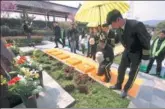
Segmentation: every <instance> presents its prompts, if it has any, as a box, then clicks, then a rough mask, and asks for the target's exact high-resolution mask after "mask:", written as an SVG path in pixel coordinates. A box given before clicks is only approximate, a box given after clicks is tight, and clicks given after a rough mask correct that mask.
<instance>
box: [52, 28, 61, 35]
mask: <svg viewBox="0 0 165 109" xmlns="http://www.w3.org/2000/svg"><path fill="white" fill-rule="evenodd" d="M53 30H54V35H55V37H56V38H60V37H61V28H60V27H59V26H55V27H54V28H53Z"/></svg>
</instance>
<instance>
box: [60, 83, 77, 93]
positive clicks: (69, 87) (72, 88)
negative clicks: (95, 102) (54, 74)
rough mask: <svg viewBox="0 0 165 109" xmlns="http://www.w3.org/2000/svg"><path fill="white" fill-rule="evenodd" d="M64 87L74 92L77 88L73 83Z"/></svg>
mask: <svg viewBox="0 0 165 109" xmlns="http://www.w3.org/2000/svg"><path fill="white" fill-rule="evenodd" d="M63 88H64V90H66V91H67V92H72V91H73V90H74V89H75V87H74V85H73V84H66V85H65V86H64V87H63Z"/></svg>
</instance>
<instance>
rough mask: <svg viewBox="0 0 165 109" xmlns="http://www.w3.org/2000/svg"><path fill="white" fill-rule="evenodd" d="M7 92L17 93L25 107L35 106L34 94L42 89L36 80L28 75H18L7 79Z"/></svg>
mask: <svg viewBox="0 0 165 109" xmlns="http://www.w3.org/2000/svg"><path fill="white" fill-rule="evenodd" d="M8 90H9V92H11V93H13V94H15V95H19V96H20V97H21V99H22V101H23V103H24V105H25V106H26V107H27V108H37V102H36V94H37V93H39V92H40V91H41V90H42V87H41V86H39V83H38V81H35V80H34V79H33V78H31V77H30V76H21V75H18V76H16V77H14V78H12V79H11V80H10V81H8Z"/></svg>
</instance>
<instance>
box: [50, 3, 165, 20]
mask: <svg viewBox="0 0 165 109" xmlns="http://www.w3.org/2000/svg"><path fill="white" fill-rule="evenodd" d="M51 2H54V3H59V4H63V5H68V6H72V7H78V5H79V3H83V1H51ZM133 15H134V17H136V18H138V19H139V20H141V21H145V20H165V1H134V10H133Z"/></svg>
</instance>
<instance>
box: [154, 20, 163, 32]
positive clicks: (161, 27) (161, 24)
mask: <svg viewBox="0 0 165 109" xmlns="http://www.w3.org/2000/svg"><path fill="white" fill-rule="evenodd" d="M162 29H165V21H162V22H160V23H159V24H158V25H157V26H156V30H157V31H160V30H162Z"/></svg>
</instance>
